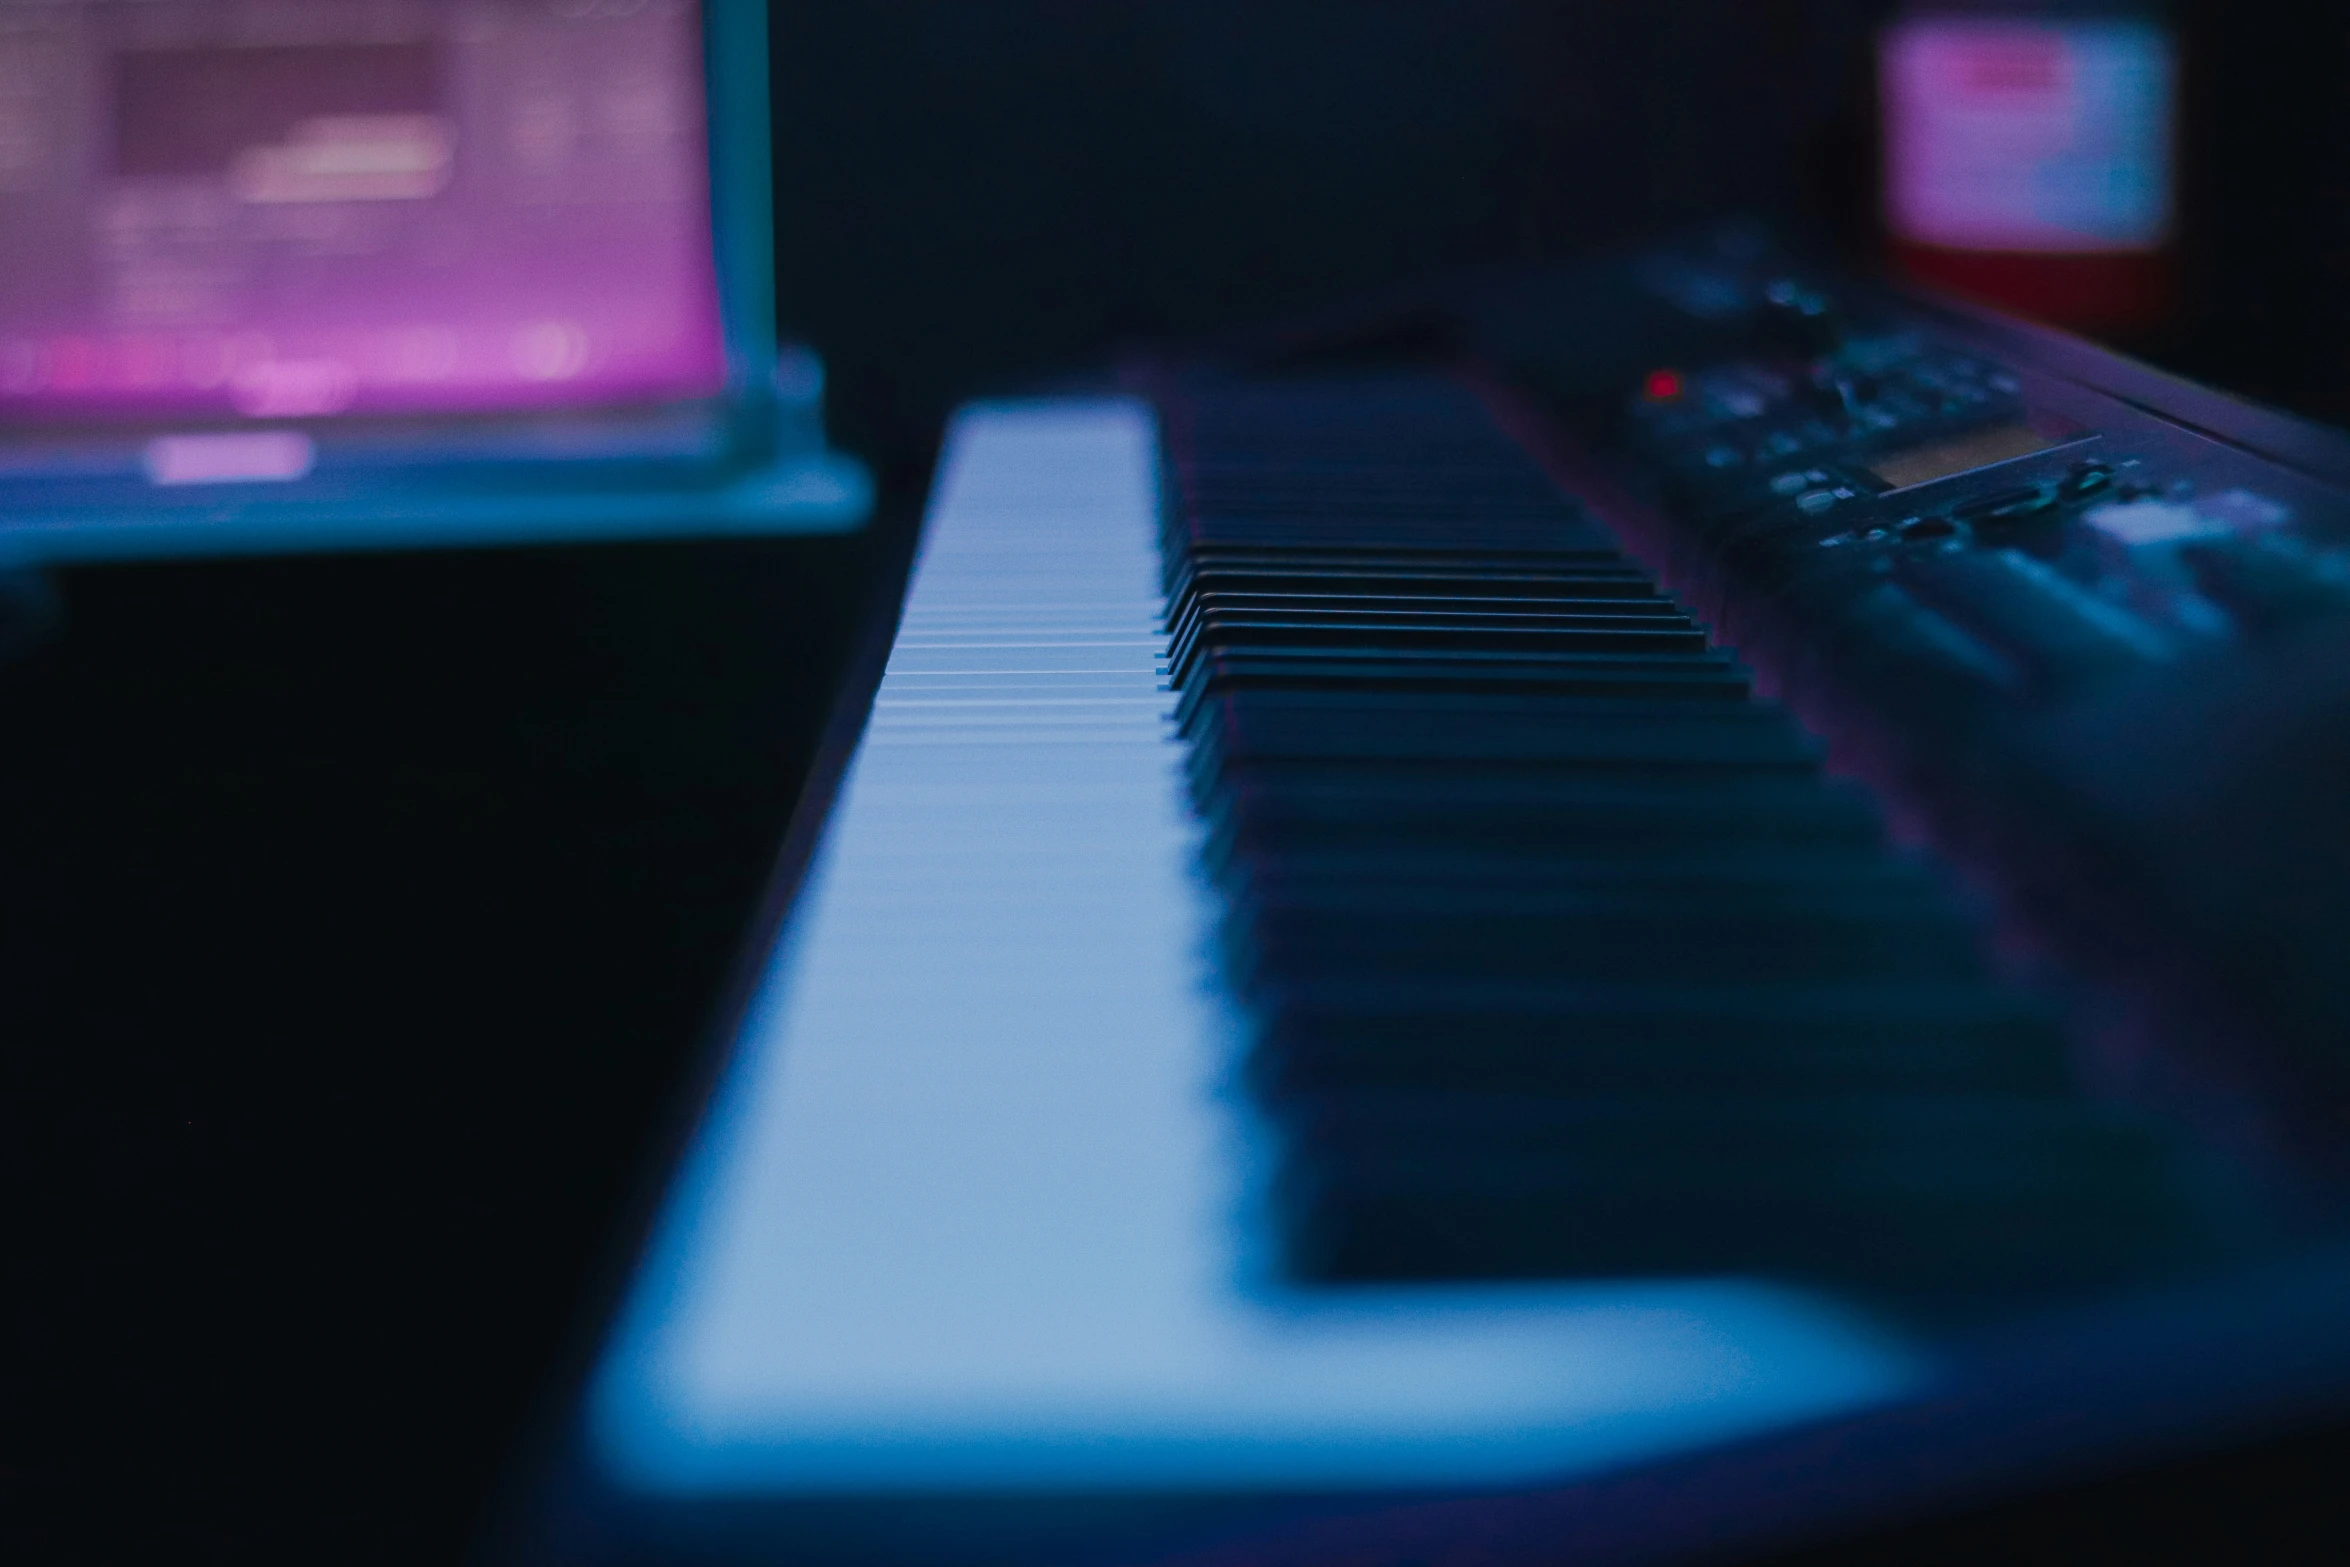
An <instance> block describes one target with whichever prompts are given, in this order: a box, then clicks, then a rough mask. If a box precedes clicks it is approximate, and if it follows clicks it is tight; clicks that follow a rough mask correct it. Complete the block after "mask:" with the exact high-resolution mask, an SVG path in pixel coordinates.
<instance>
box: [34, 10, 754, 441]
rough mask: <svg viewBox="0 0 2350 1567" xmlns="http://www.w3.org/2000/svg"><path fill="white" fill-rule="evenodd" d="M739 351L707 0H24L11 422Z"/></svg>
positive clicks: (657, 370) (694, 393)
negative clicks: (723, 275)
mask: <svg viewBox="0 0 2350 1567" xmlns="http://www.w3.org/2000/svg"><path fill="white" fill-rule="evenodd" d="M723 377H724V354H723V350H722V346H721V339H720V326H719V313H718V301H717V281H716V276H715V269H714V262H713V256H712V245H711V232H710V200H709V183H708V129H707V124H706V120H705V111H704V103H703V93H702V36H701V20H700V15H699V9H698V7H697V6H696V4H695V3H694V0H294V3H288V0H0V419H7V420H9V421H11V422H27V421H38V422H55V421H71V420H75V419H79V418H85V417H108V418H112V417H124V416H127V417H132V418H137V417H141V416H152V417H165V418H183V417H206V416H209V417H214V418H230V419H233V418H238V417H245V418H261V419H272V418H301V417H314V416H320V415H330V414H340V413H347V412H348V413H425V412H438V411H460V410H522V409H534V408H555V407H564V406H577V405H582V404H611V403H633V402H649V401H668V400H678V399H688V398H694V397H706V396H710V395H713V394H715V393H716V392H718V391H719V390H720V388H721V385H722V383H723Z"/></svg>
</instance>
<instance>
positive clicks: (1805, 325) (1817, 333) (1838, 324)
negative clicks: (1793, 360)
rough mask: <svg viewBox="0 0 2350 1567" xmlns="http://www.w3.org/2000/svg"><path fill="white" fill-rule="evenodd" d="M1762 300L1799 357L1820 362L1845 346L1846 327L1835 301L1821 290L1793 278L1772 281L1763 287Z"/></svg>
mask: <svg viewBox="0 0 2350 1567" xmlns="http://www.w3.org/2000/svg"><path fill="white" fill-rule="evenodd" d="M1763 298H1764V299H1765V300H1766V301H1768V302H1769V304H1770V308H1771V314H1772V316H1773V317H1774V318H1775V319H1776V320H1777V322H1778V323H1779V325H1780V328H1781V330H1782V331H1783V332H1784V333H1785V334H1786V337H1787V341H1788V344H1789V346H1790V347H1792V348H1793V349H1794V350H1795V352H1796V353H1797V354H1798V355H1799V356H1800V357H1802V358H1805V359H1817V358H1820V357H1821V356H1823V355H1826V354H1832V353H1834V352H1836V350H1837V349H1839V348H1841V347H1843V346H1844V323H1843V321H1842V320H1841V319H1840V318H1839V317H1838V316H1837V314H1836V305H1835V301H1833V300H1832V299H1830V298H1829V297H1828V296H1827V295H1826V294H1823V293H1821V292H1820V291H1819V290H1818V289H1816V288H1809V287H1806V286H1805V285H1804V284H1802V283H1799V282H1797V281H1796V280H1795V279H1793V278H1788V277H1783V278H1773V279H1772V280H1771V281H1770V282H1769V283H1768V284H1767V285H1765V286H1764V288H1763Z"/></svg>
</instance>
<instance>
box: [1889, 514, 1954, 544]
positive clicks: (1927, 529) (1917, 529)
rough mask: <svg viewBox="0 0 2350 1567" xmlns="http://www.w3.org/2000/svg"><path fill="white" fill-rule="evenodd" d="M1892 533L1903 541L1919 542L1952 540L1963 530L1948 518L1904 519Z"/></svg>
mask: <svg viewBox="0 0 2350 1567" xmlns="http://www.w3.org/2000/svg"><path fill="white" fill-rule="evenodd" d="M1893 531H1894V533H1895V534H1896V535H1897V536H1899V537H1900V538H1902V539H1904V540H1908V541H1911V542H1919V541H1923V540H1927V539H1954V538H1957V537H1958V536H1959V534H1960V533H1962V532H1964V531H1965V530H1964V529H1963V528H1962V527H1960V525H1959V524H1958V523H1957V522H1954V521H1953V520H1951V519H1950V518H1948V517H1905V518H1903V519H1902V520H1901V522H1900V524H1899V525H1898V526H1896V527H1895V528H1894V530H1893Z"/></svg>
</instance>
